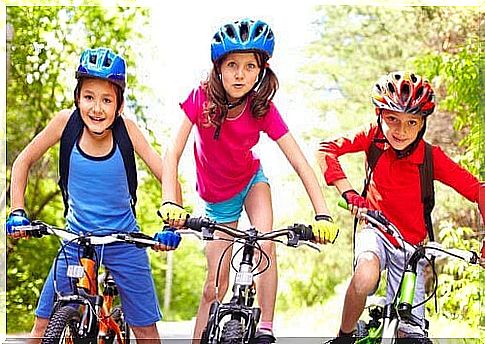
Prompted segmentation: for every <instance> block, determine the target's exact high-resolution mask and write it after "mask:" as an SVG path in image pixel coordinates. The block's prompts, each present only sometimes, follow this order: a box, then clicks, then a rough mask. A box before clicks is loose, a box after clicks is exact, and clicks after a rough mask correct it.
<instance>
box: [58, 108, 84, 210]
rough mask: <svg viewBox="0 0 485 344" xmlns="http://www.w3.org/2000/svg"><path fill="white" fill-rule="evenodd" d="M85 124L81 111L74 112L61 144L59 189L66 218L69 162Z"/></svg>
mask: <svg viewBox="0 0 485 344" xmlns="http://www.w3.org/2000/svg"><path fill="white" fill-rule="evenodd" d="M83 128H84V123H83V121H82V119H81V114H80V113H79V109H76V110H74V112H73V113H72V114H71V117H69V120H68V121H67V124H66V126H65V127H64V130H63V131H62V135H61V143H60V147H59V182H58V184H59V187H60V189H61V193H62V200H63V201H64V217H66V215H67V210H68V195H67V181H68V177H69V162H70V157H71V152H72V148H73V147H74V145H75V144H76V141H77V139H78V138H79V136H80V135H81V133H82V130H83Z"/></svg>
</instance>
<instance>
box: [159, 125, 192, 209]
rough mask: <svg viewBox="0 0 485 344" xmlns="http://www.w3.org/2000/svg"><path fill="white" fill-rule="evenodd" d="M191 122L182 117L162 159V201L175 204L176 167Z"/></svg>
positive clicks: (190, 128) (185, 142) (188, 133)
mask: <svg viewBox="0 0 485 344" xmlns="http://www.w3.org/2000/svg"><path fill="white" fill-rule="evenodd" d="M192 125H193V124H192V122H190V120H189V119H188V118H187V117H186V116H184V117H183V120H182V123H181V124H180V126H179V128H178V130H177V132H176V134H175V138H174V140H172V142H171V143H170V144H169V146H168V147H167V150H166V152H165V155H164V158H163V200H164V201H168V202H176V201H177V198H176V189H175V187H176V184H177V180H178V165H179V162H180V157H181V156H182V153H183V151H184V149H185V145H186V144H187V140H188V138H189V135H190V131H191V130H192Z"/></svg>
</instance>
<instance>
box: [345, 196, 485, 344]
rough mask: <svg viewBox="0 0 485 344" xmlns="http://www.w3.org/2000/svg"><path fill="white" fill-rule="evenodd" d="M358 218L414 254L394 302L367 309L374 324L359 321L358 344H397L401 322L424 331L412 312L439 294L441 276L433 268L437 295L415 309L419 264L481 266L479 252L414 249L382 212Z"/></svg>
mask: <svg viewBox="0 0 485 344" xmlns="http://www.w3.org/2000/svg"><path fill="white" fill-rule="evenodd" d="M338 205H339V206H340V207H342V208H345V209H348V206H347V203H346V202H345V201H344V200H341V201H339V203H338ZM358 217H359V218H361V219H364V220H366V221H368V222H370V223H371V224H373V225H374V226H375V227H374V229H375V231H376V233H377V234H378V235H379V236H380V237H381V238H383V239H384V240H387V241H388V242H389V239H388V238H387V237H386V236H385V235H384V233H387V234H389V235H391V236H392V237H394V238H395V239H396V241H397V242H398V244H399V245H400V247H399V248H401V249H403V250H404V252H408V253H411V252H412V254H411V256H410V258H409V259H407V262H406V269H405V270H404V272H403V276H402V279H401V283H400V285H399V288H398V290H397V292H396V295H395V296H394V298H393V300H392V302H388V303H384V304H374V305H370V306H367V307H366V309H368V312H369V316H370V320H369V321H368V322H365V321H364V320H359V321H358V322H357V328H356V330H355V332H354V337H355V339H356V340H355V343H356V344H376V343H396V341H397V339H398V331H399V324H400V322H401V321H403V322H406V323H408V324H411V325H413V326H419V327H420V321H419V319H417V317H416V316H415V315H413V314H412V313H411V312H412V309H413V308H416V307H417V306H420V305H422V304H424V303H426V302H427V301H429V300H430V299H431V298H432V297H433V296H434V295H435V294H436V290H437V287H438V276H437V273H436V271H435V269H434V265H431V266H432V267H433V276H434V287H433V292H432V293H431V295H430V296H429V297H428V298H427V299H426V300H424V301H423V302H422V303H420V304H419V305H413V299H414V292H415V287H416V280H417V268H418V263H419V261H420V260H421V259H426V260H428V261H429V262H431V259H432V257H435V258H444V257H452V258H457V259H461V260H463V261H465V262H467V263H469V264H479V261H480V258H479V256H478V254H477V253H476V252H473V251H467V250H462V249H457V248H444V247H442V245H441V244H439V243H437V242H428V243H426V244H421V245H412V244H410V243H408V242H406V241H405V240H404V238H403V236H402V234H401V233H400V231H399V230H398V228H397V227H396V226H395V225H394V224H393V223H391V222H390V221H389V220H388V219H387V218H386V217H385V216H384V214H382V212H380V211H377V210H368V211H367V212H366V213H360V214H358ZM482 252H483V248H482ZM405 256H406V255H405ZM427 326H428V322H427V320H425V327H426V329H427ZM413 342H414V343H430V342H431V341H430V340H429V339H428V338H427V335H426V333H425V335H424V337H423V338H415V339H414V338H413Z"/></svg>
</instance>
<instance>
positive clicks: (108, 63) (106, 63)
mask: <svg viewBox="0 0 485 344" xmlns="http://www.w3.org/2000/svg"><path fill="white" fill-rule="evenodd" d="M111 62H112V61H111V59H110V58H109V57H107V58H106V59H105V60H104V63H103V67H109V66H111Z"/></svg>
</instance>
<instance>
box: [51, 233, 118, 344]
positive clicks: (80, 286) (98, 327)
mask: <svg viewBox="0 0 485 344" xmlns="http://www.w3.org/2000/svg"><path fill="white" fill-rule="evenodd" d="M79 244H80V246H81V247H82V251H83V252H82V256H81V258H80V263H81V265H80V267H81V268H82V271H83V274H82V276H80V275H76V274H75V272H74V273H73V272H71V273H68V277H69V278H71V279H74V280H75V281H77V282H76V289H74V290H73V293H72V294H67V295H60V294H59V293H57V292H56V300H55V302H54V310H56V309H59V308H60V307H62V306H67V305H70V304H72V303H73V301H74V302H75V303H77V304H79V306H80V314H82V316H81V325H82V327H81V328H79V330H80V333H78V334H79V336H80V337H93V338H95V337H98V338H99V343H100V344H104V343H105V341H109V340H112V339H114V337H116V339H117V341H118V343H123V344H125V336H123V334H122V331H121V328H120V326H119V325H118V324H117V323H116V321H115V319H114V318H113V316H112V315H113V313H112V312H113V306H114V303H115V298H116V295H117V294H118V290H117V286H116V284H115V282H114V280H113V278H112V276H111V274H110V272H109V271H108V270H106V275H105V277H104V279H103V281H102V283H101V284H102V285H103V292H102V294H100V293H99V285H98V271H99V268H100V266H98V265H97V264H96V261H95V259H94V255H95V252H94V247H93V246H92V245H91V244H90V243H89V242H88V241H86V240H84V239H81V240H80V242H79ZM75 268H76V267H74V269H75ZM74 269H71V270H74ZM73 296H74V298H73ZM76 296H78V297H76ZM96 332H97V333H96Z"/></svg>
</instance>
